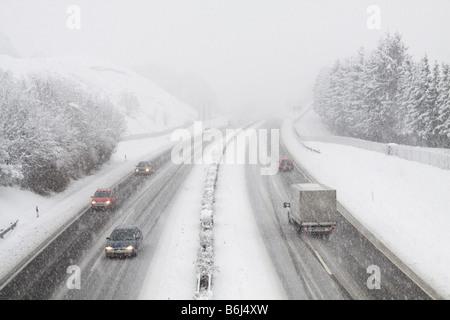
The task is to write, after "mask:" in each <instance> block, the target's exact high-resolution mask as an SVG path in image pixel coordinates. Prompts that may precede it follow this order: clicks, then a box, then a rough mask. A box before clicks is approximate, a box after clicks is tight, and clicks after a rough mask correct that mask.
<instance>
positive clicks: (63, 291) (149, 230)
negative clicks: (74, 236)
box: [52, 161, 192, 300]
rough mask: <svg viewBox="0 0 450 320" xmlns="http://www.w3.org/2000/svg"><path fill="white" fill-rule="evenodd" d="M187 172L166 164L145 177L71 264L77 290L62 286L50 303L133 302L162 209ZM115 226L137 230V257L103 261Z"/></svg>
mask: <svg viewBox="0 0 450 320" xmlns="http://www.w3.org/2000/svg"><path fill="white" fill-rule="evenodd" d="M191 168H192V165H174V164H172V163H171V162H170V161H169V162H168V163H167V164H166V165H164V166H162V167H161V168H160V169H159V170H158V171H156V172H155V173H154V175H153V176H151V177H149V178H148V181H147V182H146V183H144V184H143V185H142V186H141V188H140V190H139V191H138V192H137V194H136V196H133V197H131V198H129V199H128V200H127V201H126V202H125V203H124V204H123V206H122V209H121V210H120V211H119V212H118V214H117V219H112V220H111V221H110V223H108V224H107V225H105V228H103V229H102V231H101V232H99V234H98V236H97V238H96V241H95V242H94V243H93V244H92V248H91V249H90V250H88V251H86V253H85V254H84V255H82V256H81V257H80V258H79V259H78V260H76V261H73V264H74V265H77V266H79V267H80V271H81V287H80V289H76V290H74V289H68V288H67V285H66V283H61V285H60V286H59V288H58V290H56V291H55V292H54V294H53V296H52V299H76V300H81V299H89V300H94V299H95V300H102V299H105V300H109V299H121V300H122V299H137V298H138V297H139V293H140V289H141V286H142V283H143V281H144V279H145V276H146V272H147V270H148V268H149V265H150V263H151V259H152V257H153V253H154V251H155V249H156V244H157V243H158V240H159V237H160V236H161V232H162V229H163V227H164V224H165V221H166V219H167V216H168V215H167V212H165V208H166V207H167V206H168V205H169V203H170V201H171V200H172V198H173V196H174V195H175V194H176V192H177V189H178V187H179V186H180V185H181V183H182V182H183V181H184V179H185V178H186V176H187V174H188V173H189V172H190V169H191ZM137 178H138V179H140V177H137ZM119 224H131V225H136V226H138V227H139V228H140V229H141V231H142V233H143V245H142V250H141V251H140V252H139V253H138V256H137V257H134V258H125V259H120V258H113V259H107V258H105V254H104V244H105V242H106V237H107V236H109V235H110V233H111V231H112V230H113V229H114V228H115V227H116V226H117V225H119Z"/></svg>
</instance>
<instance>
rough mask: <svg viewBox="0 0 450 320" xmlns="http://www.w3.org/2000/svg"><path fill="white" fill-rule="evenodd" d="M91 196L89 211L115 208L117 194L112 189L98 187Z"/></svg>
mask: <svg viewBox="0 0 450 320" xmlns="http://www.w3.org/2000/svg"><path fill="white" fill-rule="evenodd" d="M91 198H92V200H91V211H96V210H113V209H115V208H116V205H117V195H116V191H115V190H114V189H98V190H97V191H95V193H94V195H93V196H92V197H91Z"/></svg>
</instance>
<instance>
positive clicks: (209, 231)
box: [194, 146, 223, 300]
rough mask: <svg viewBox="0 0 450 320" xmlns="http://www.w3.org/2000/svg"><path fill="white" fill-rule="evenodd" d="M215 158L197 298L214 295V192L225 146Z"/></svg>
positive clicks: (203, 220)
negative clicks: (212, 283) (212, 284)
mask: <svg viewBox="0 0 450 320" xmlns="http://www.w3.org/2000/svg"><path fill="white" fill-rule="evenodd" d="M215 151H216V152H214V159H213V161H212V163H211V165H210V166H209V168H208V171H207V173H206V180H205V189H204V192H203V197H202V209H201V211H200V247H199V250H198V254H197V261H196V269H197V292H196V294H195V296H194V299H196V300H204V299H209V298H210V297H211V296H212V291H211V288H210V287H211V279H212V275H213V274H214V272H215V271H216V266H215V264H214V231H213V227H214V226H213V223H214V219H213V218H214V192H215V187H216V181H217V173H218V171H219V163H220V160H221V158H222V155H223V146H217V147H216V150H215Z"/></svg>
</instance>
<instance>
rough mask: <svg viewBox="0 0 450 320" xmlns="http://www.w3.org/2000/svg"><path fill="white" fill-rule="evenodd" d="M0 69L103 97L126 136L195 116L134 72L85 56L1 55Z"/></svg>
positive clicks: (173, 98) (185, 120) (175, 125)
mask: <svg viewBox="0 0 450 320" xmlns="http://www.w3.org/2000/svg"><path fill="white" fill-rule="evenodd" d="M0 69H2V70H4V71H9V72H11V73H12V74H13V75H14V76H15V77H18V78H20V77H25V76H29V75H33V74H39V75H41V76H43V75H47V74H48V75H54V76H58V77H63V78H66V79H69V80H71V81H73V82H74V83H75V84H77V85H79V86H81V88H83V89H84V90H85V91H86V92H93V93H95V94H97V95H99V96H105V97H107V98H108V100H110V101H111V102H112V103H113V104H114V105H115V106H116V108H117V109H118V110H120V111H121V112H123V113H124V114H125V119H126V127H127V134H129V135H131V134H142V133H150V132H160V131H163V130H166V129H170V128H174V127H178V126H181V125H185V124H186V123H188V122H192V121H194V120H195V117H196V116H197V114H196V113H197V112H196V111H195V110H194V109H193V108H192V107H190V106H188V105H187V104H185V103H183V102H181V101H180V100H178V99H177V98H175V97H174V96H173V95H171V94H169V93H167V92H166V91H164V90H162V89H161V88H159V87H158V86H157V85H155V84H154V83H153V82H151V81H150V80H148V79H146V78H144V77H142V76H141V75H139V74H137V73H136V72H134V71H132V70H130V69H127V68H124V67H122V66H118V65H115V64H112V63H110V62H107V61H103V60H100V59H96V58H92V57H85V56H67V57H52V58H13V57H10V56H6V55H0Z"/></svg>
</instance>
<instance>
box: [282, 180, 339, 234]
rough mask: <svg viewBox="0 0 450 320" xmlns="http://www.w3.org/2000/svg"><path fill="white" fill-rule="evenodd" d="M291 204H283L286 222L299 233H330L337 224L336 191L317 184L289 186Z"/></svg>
mask: <svg viewBox="0 0 450 320" xmlns="http://www.w3.org/2000/svg"><path fill="white" fill-rule="evenodd" d="M290 191H291V202H285V203H284V207H285V208H287V214H288V222H289V223H290V224H295V225H297V226H298V228H299V231H300V232H308V233H330V232H331V231H333V230H334V228H335V227H336V224H337V218H336V190H334V189H332V188H330V187H328V186H325V185H323V184H318V183H298V184H293V185H291V190H290Z"/></svg>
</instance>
